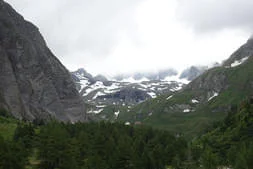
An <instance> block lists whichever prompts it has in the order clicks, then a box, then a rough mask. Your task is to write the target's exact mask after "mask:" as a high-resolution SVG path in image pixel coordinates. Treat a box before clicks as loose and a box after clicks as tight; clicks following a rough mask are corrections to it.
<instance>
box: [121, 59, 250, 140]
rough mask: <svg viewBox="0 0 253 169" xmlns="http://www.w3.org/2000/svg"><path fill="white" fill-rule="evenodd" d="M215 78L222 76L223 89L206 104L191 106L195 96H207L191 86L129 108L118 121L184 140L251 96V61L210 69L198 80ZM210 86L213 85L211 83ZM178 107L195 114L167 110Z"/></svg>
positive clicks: (200, 131)
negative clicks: (223, 79) (176, 134)
mask: <svg viewBox="0 0 253 169" xmlns="http://www.w3.org/2000/svg"><path fill="white" fill-rule="evenodd" d="M217 75H218V76H225V78H226V80H225V81H226V83H227V84H226V85H227V88H225V89H224V90H223V91H222V92H220V93H219V95H218V96H217V97H215V98H214V99H212V100H211V101H209V102H207V101H205V102H203V103H201V104H199V105H194V104H192V103H191V100H192V99H193V98H198V96H202V97H207V90H206V89H203V88H199V87H196V86H198V84H192V85H196V86H195V87H194V89H193V90H191V89H189V88H188V89H185V90H183V91H180V92H178V93H176V94H175V95H174V96H173V97H172V98H171V99H169V100H167V99H166V98H168V96H169V95H163V96H159V97H157V98H156V99H152V100H149V101H146V102H144V103H141V104H139V105H137V106H136V107H134V108H133V109H131V111H130V112H123V113H121V114H120V116H119V120H120V121H130V122H135V121H142V123H143V124H145V125H150V126H152V127H155V128H159V129H165V130H169V131H172V132H175V133H183V134H184V135H186V136H187V137H194V136H196V135H198V134H201V133H202V132H203V130H204V129H206V128H207V127H208V126H210V125H211V124H212V123H213V122H214V121H219V120H221V119H223V118H224V117H225V116H226V114H227V112H228V110H229V107H230V106H231V105H236V104H237V103H239V102H240V101H242V100H244V99H245V98H247V97H251V96H253V76H252V75H253V59H252V58H249V60H248V61H247V62H245V63H244V64H242V65H240V66H237V67H233V68H224V67H218V68H214V69H212V70H210V71H208V72H206V73H204V74H203V75H202V76H201V77H200V78H202V80H204V81H205V80H207V79H209V80H210V79H212V77H214V76H217ZM210 83H213V81H212V82H210ZM224 87H225V86H224ZM209 90H210V89H209ZM180 104H186V105H190V106H191V107H193V108H194V110H195V111H194V112H190V113H182V112H178V111H177V110H175V109H174V111H172V110H171V109H170V108H171V107H173V106H175V105H180ZM149 113H152V115H151V116H149V115H148V114H149Z"/></svg>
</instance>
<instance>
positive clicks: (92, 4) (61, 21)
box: [7, 0, 141, 57]
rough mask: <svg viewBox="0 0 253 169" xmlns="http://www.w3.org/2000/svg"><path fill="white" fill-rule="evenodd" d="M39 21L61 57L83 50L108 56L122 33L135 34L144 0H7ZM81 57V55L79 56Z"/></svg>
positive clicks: (39, 24) (44, 33) (19, 10)
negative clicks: (136, 14)
mask: <svg viewBox="0 0 253 169" xmlns="http://www.w3.org/2000/svg"><path fill="white" fill-rule="evenodd" d="M7 1H8V2H9V3H10V4H12V5H14V7H15V9H16V10H18V12H20V13H21V14H22V15H24V17H25V18H26V19H27V20H30V21H32V22H33V23H34V24H36V25H37V26H38V27H39V28H40V31H41V32H42V34H43V35H45V37H46V40H47V42H48V44H49V46H50V47H51V48H52V49H53V51H54V52H55V53H56V55H57V56H59V57H71V55H78V54H80V53H83V56H82V57H86V56H84V54H87V55H89V53H90V54H92V55H93V57H94V56H95V57H107V56H108V55H109V53H110V51H111V50H112V49H113V47H114V45H115V44H116V43H117V42H118V40H119V36H120V35H119V34H120V32H122V31H124V32H125V33H127V34H128V36H129V37H134V36H135V35H133V33H134V29H136V26H135V23H134V16H133V14H134V10H135V7H136V5H138V3H140V2H141V0H120V1H119V0H106V1H104V0H92V1H91V0H71V1H70V0H53V1H52V0H43V1H42V0H36V1H34V0H7ZM79 57H81V56H79Z"/></svg>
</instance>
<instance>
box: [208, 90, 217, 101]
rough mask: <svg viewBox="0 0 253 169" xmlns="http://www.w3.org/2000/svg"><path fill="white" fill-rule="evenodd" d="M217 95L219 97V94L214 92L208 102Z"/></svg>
mask: <svg viewBox="0 0 253 169" xmlns="http://www.w3.org/2000/svg"><path fill="white" fill-rule="evenodd" d="M218 95H219V93H216V92H215V93H214V94H213V96H211V97H210V98H209V99H208V101H210V100H212V99H213V98H215V97H217V96H218Z"/></svg>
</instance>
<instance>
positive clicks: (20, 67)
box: [0, 1, 86, 122]
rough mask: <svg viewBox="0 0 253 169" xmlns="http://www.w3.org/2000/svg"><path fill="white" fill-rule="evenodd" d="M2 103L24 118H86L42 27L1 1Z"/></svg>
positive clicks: (0, 72) (0, 74)
mask: <svg viewBox="0 0 253 169" xmlns="http://www.w3.org/2000/svg"><path fill="white" fill-rule="evenodd" d="M0 55H1V57H0V64H1V69H0V77H1V82H0V98H1V99H0V106H1V108H4V109H7V110H8V111H9V112H10V113H11V114H12V115H13V116H15V117H16V118H19V119H24V120H29V121H32V120H35V119H49V118H56V119H57V120H60V121H71V122H75V121H85V118H86V115H85V107H84V104H83V101H82V100H81V98H80V96H79V94H78V92H77V91H76V89H75V84H74V83H73V81H72V79H71V76H70V74H69V72H68V70H67V69H66V68H65V67H64V66H63V65H62V64H61V62H60V61H59V60H58V59H57V58H56V57H55V56H54V55H53V53H52V52H51V51H50V49H49V48H48V47H47V46H46V42H45V40H44V39H43V37H42V35H41V34H40V32H39V29H38V28H37V27H36V26H34V25H33V24H32V23H30V22H28V21H25V20H24V18H23V17H22V16H21V15H19V14H18V13H17V12H16V11H15V10H14V9H13V8H12V7H11V6H10V5H9V4H7V3H6V2H4V1H0Z"/></svg>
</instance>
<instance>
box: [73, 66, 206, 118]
mask: <svg viewBox="0 0 253 169" xmlns="http://www.w3.org/2000/svg"><path fill="white" fill-rule="evenodd" d="M191 68H196V69H197V71H195V72H193V71H191V70H192V69H191ZM191 68H187V69H186V70H184V71H183V72H182V74H179V73H178V72H176V71H175V70H174V69H166V70H161V71H158V72H153V73H152V72H149V73H146V72H139V73H134V74H128V75H117V76H114V77H112V78H106V77H105V76H103V75H98V76H93V75H91V74H90V73H88V72H87V71H86V70H85V69H83V68H81V69H78V70H77V71H75V72H72V79H73V80H74V81H75V83H76V87H77V89H78V91H79V92H80V94H81V95H82V96H83V100H84V101H85V103H86V104H87V106H88V107H89V108H88V113H90V114H93V115H94V114H98V115H96V116H100V117H99V119H101V118H102V119H114V118H115V117H114V114H115V113H116V114H117V112H121V111H127V112H128V111H130V108H132V107H133V106H135V105H138V104H140V103H142V102H145V101H147V100H150V99H152V98H156V97H159V96H161V95H164V94H170V95H172V94H174V93H175V92H177V91H178V90H181V89H182V88H183V87H184V86H185V85H186V84H187V83H189V80H187V79H186V78H188V79H194V78H196V77H197V76H198V75H200V74H201V73H203V72H204V71H205V70H206V69H204V67H203V68H202V67H197V66H192V67H191ZM186 72H188V73H187V74H186ZM196 72H197V73H196ZM183 74H185V75H184V77H183ZM180 76H181V77H180ZM121 109H122V110H121Z"/></svg>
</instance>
